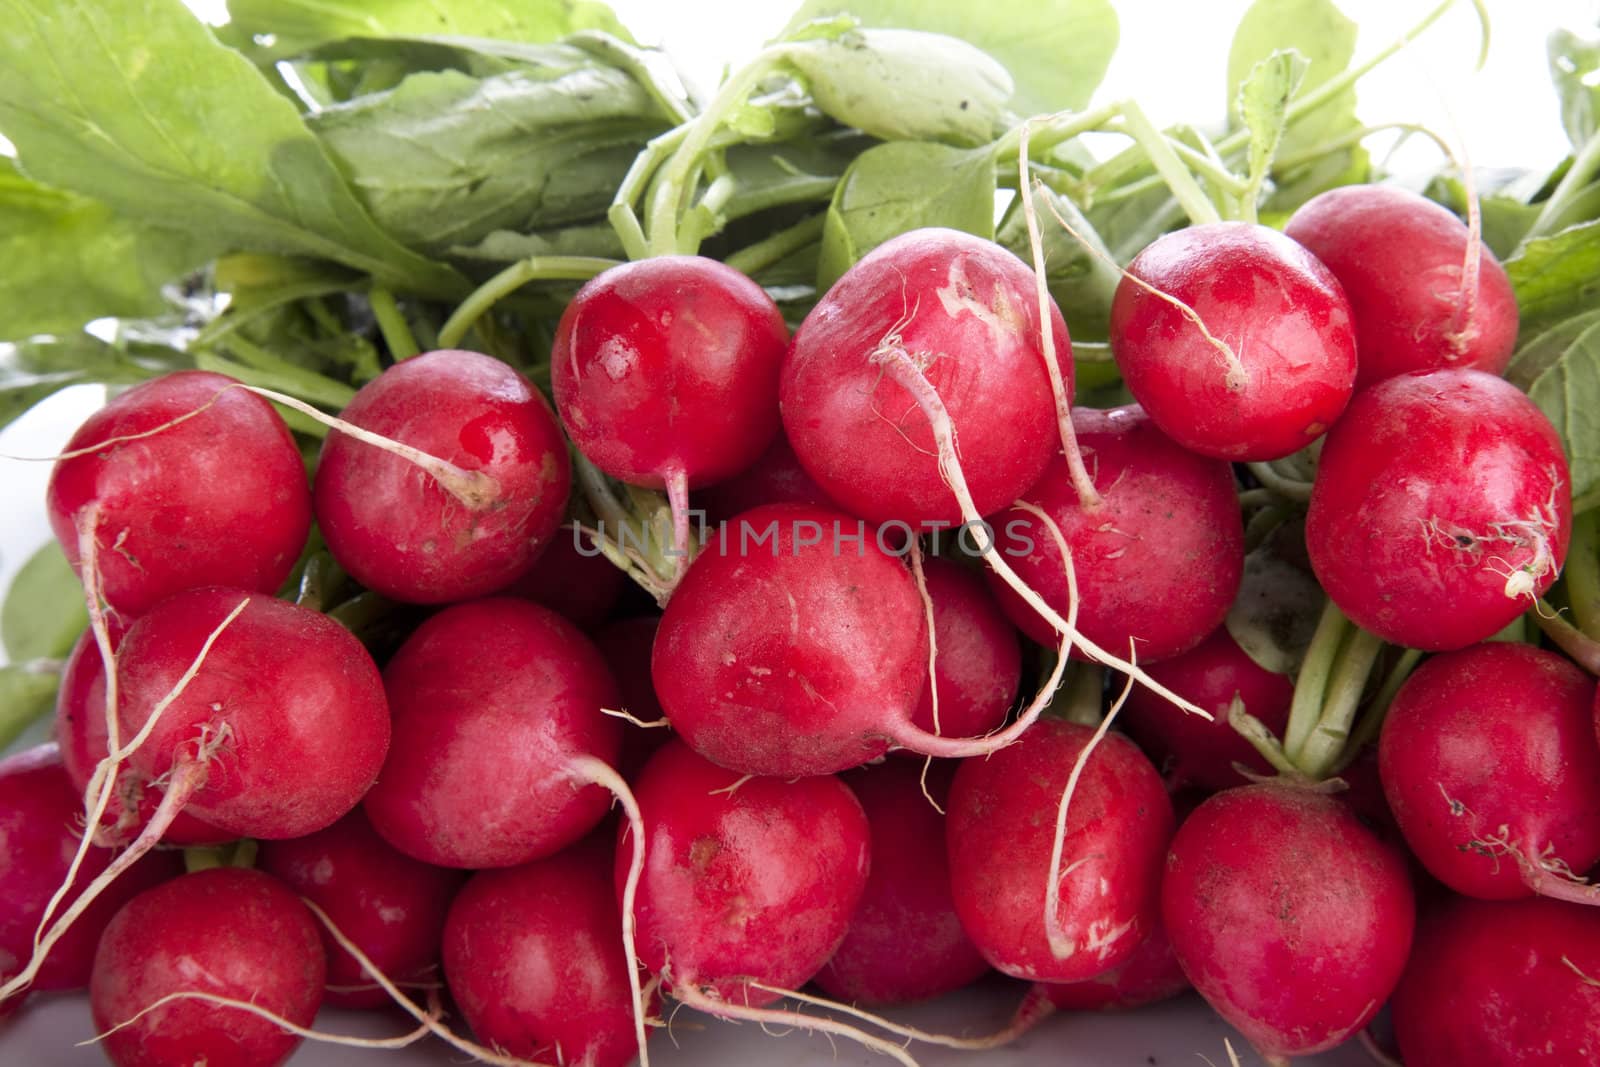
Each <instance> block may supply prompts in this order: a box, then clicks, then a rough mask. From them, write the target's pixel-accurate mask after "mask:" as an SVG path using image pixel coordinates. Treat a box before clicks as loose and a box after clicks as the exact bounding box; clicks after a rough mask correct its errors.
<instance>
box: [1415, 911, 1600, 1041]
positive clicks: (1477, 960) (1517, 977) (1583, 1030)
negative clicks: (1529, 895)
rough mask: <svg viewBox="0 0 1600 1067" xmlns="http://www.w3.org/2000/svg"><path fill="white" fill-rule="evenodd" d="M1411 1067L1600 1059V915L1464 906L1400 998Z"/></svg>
mask: <svg viewBox="0 0 1600 1067" xmlns="http://www.w3.org/2000/svg"><path fill="white" fill-rule="evenodd" d="M1393 1015H1394V1028H1395V1033H1396V1036H1397V1037H1398V1038H1399V1040H1400V1052H1401V1055H1402V1056H1403V1057H1404V1058H1405V1063H1406V1067H1463V1065H1465V1064H1472V1065H1474V1067H1480V1065H1481V1067H1569V1065H1578V1064H1589V1063H1593V1062H1595V1056H1596V1050H1600V913H1596V912H1594V911H1592V910H1590V909H1588V908H1581V907H1575V906H1574V905H1571V904H1565V903H1562V902H1560V901H1554V900H1519V901H1500V902H1495V903H1488V902H1485V901H1481V900H1469V899H1464V898H1459V897H1458V898H1455V899H1454V900H1452V901H1450V902H1449V903H1447V904H1445V905H1444V906H1443V907H1442V908H1441V909H1440V910H1439V911H1438V912H1437V913H1435V914H1433V915H1430V916H1428V917H1427V918H1426V919H1424V920H1423V921H1422V923H1421V924H1420V925H1419V926H1418V929H1417V940H1416V945H1415V947H1414V948H1413V950H1412V953H1411V962H1410V963H1409V964H1407V966H1406V972H1405V977H1404V978H1402V979H1401V980H1400V985H1399V987H1398V988H1397V989H1396V990H1395V992H1394V1002H1393Z"/></svg>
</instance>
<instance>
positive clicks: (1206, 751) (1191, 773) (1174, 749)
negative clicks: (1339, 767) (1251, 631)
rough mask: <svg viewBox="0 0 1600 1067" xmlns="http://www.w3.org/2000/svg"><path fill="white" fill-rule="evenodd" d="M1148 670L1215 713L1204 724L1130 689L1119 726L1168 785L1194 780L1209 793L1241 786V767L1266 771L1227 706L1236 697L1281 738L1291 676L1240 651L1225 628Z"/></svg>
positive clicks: (1145, 692) (1167, 703) (1179, 785)
mask: <svg viewBox="0 0 1600 1067" xmlns="http://www.w3.org/2000/svg"><path fill="white" fill-rule="evenodd" d="M1148 669H1149V671H1150V675H1151V677H1153V678H1155V679H1156V680H1157V681H1159V682H1161V683H1162V684H1163V685H1165V686H1167V687H1168V688H1170V689H1172V690H1173V691H1174V692H1178V693H1182V694H1183V695H1184V696H1186V697H1188V698H1189V699H1190V700H1192V701H1194V702H1195V703H1196V704H1199V705H1200V706H1201V707H1203V708H1205V709H1206V710H1207V711H1210V712H1211V713H1212V714H1213V715H1214V716H1215V718H1214V719H1212V720H1211V721H1210V722H1207V721H1206V720H1205V719H1202V718H1200V717H1199V716H1197V715H1190V714H1188V713H1187V712H1185V711H1184V710H1183V709H1181V708H1178V707H1175V706H1174V705H1173V704H1172V703H1171V702H1170V701H1168V700H1165V699H1163V698H1161V697H1159V696H1157V695H1155V694H1153V693H1151V692H1150V691H1148V690H1146V689H1144V688H1141V687H1135V688H1134V689H1133V690H1131V691H1130V692H1129V694H1128V704H1127V707H1126V709H1125V710H1124V711H1123V714H1122V727H1123V729H1124V730H1126V731H1127V733H1128V736H1129V737H1131V738H1133V739H1134V740H1135V741H1137V742H1138V743H1139V747H1140V748H1142V749H1144V751H1145V753H1146V754H1147V755H1149V757H1150V759H1151V761H1152V762H1154V763H1155V765H1156V766H1157V767H1159V768H1161V772H1162V774H1163V776H1164V777H1165V778H1166V780H1167V783H1168V785H1169V786H1170V787H1171V788H1174V789H1181V788H1184V787H1187V786H1194V787H1197V788H1199V789H1204V790H1206V791H1208V792H1215V791H1216V790H1219V789H1227V788H1229V787H1231V786H1237V785H1244V784H1245V780H1244V777H1243V776H1242V775H1241V774H1240V769H1241V768H1242V769H1243V770H1245V771H1247V772H1249V773H1253V774H1258V775H1266V774H1271V773H1272V768H1271V767H1270V766H1268V765H1267V761H1266V760H1265V759H1263V758H1262V756H1261V754H1260V753H1258V752H1257V751H1256V750H1255V748H1254V747H1252V746H1251V744H1250V742H1248V741H1246V740H1245V739H1244V738H1243V737H1241V736H1240V735H1239V733H1238V731H1236V730H1235V729H1234V728H1233V725H1232V723H1231V722H1230V721H1229V714H1230V709H1231V708H1232V707H1233V706H1234V705H1233V702H1234V700H1235V699H1237V700H1238V701H1239V705H1238V706H1239V707H1241V708H1242V709H1243V710H1244V711H1246V712H1247V713H1249V714H1250V715H1252V716H1254V717H1255V718H1256V719H1258V720H1260V721H1261V723H1262V724H1263V725H1264V726H1266V727H1267V729H1268V730H1270V731H1271V732H1272V733H1273V735H1274V736H1278V737H1281V736H1283V730H1284V727H1285V726H1286V725H1287V724H1288V721H1289V702H1290V701H1291V700H1292V699H1293V698H1294V683H1293V682H1291V681H1290V680H1289V679H1288V678H1287V677H1285V676H1284V675H1281V674H1275V673H1274V672H1272V671H1269V670H1267V669H1265V668H1264V667H1261V666H1260V665H1259V664H1257V663H1256V661H1255V660H1253V659H1251V658H1250V657H1249V656H1248V655H1246V654H1245V651H1244V649H1242V648H1240V647H1239V643H1238V642H1237V641H1235V640H1234V639H1233V637H1232V635H1231V634H1229V632H1228V629H1227V627H1225V626H1219V627H1217V628H1216V629H1215V630H1213V631H1211V636H1209V637H1207V638H1206V639H1205V640H1204V641H1202V642H1201V643H1200V644H1198V645H1196V646H1195V647H1194V648H1192V649H1190V650H1189V651H1188V652H1183V653H1180V654H1178V655H1176V656H1173V657H1171V658H1170V659H1164V660H1162V661H1161V662H1160V663H1155V664H1151V665H1150V667H1149V668H1148ZM1236 764H1237V765H1238V766H1235V765H1236Z"/></svg>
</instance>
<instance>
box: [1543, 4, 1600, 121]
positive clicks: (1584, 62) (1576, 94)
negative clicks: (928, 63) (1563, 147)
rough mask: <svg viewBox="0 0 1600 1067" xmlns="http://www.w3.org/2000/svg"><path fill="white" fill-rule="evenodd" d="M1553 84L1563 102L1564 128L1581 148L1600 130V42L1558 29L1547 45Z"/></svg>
mask: <svg viewBox="0 0 1600 1067" xmlns="http://www.w3.org/2000/svg"><path fill="white" fill-rule="evenodd" d="M1546 52H1547V55H1548V57H1549V62H1550V80H1551V81H1553V82H1555V86H1556V94H1557V95H1558V96H1560V98H1561V125H1562V128H1563V129H1565V130H1566V131H1567V140H1569V141H1571V142H1572V147H1574V148H1580V147H1582V146H1583V144H1584V142H1585V141H1587V140H1588V139H1589V138H1590V137H1593V136H1594V134H1595V131H1596V130H1597V129H1600V40H1593V41H1586V40H1584V39H1583V38H1581V37H1579V36H1578V35H1577V34H1575V33H1573V32H1571V31H1570V30H1563V29H1558V30H1556V31H1555V32H1554V33H1552V34H1551V35H1550V39H1549V41H1548V42H1547V43H1546Z"/></svg>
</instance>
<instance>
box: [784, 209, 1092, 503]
mask: <svg viewBox="0 0 1600 1067" xmlns="http://www.w3.org/2000/svg"><path fill="white" fill-rule="evenodd" d="M1051 323H1052V327H1051V328H1052V330H1053V334H1054V338H1055V347H1056V356H1057V362H1058V364H1059V366H1060V368H1061V373H1062V376H1063V378H1064V380H1065V384H1066V390H1067V395H1066V400H1067V401H1070V399H1071V388H1072V359H1071V354H1072V353H1071V345H1070V343H1069V341H1068V337H1067V326H1066V322H1065V321H1064V320H1063V319H1062V318H1061V313H1060V311H1059V310H1057V309H1056V308H1055V307H1054V305H1051ZM1040 333H1041V323H1040V321H1039V302H1038V294H1037V292H1036V289H1035V282H1034V276H1033V273H1032V272H1031V271H1029V270H1028V268H1027V266H1026V265H1024V264H1023V263H1022V261H1021V260H1019V259H1017V258H1016V257H1015V256H1014V255H1012V254H1011V253H1010V252H1008V251H1006V250H1005V249H1004V248H1001V247H999V246H998V245H996V244H994V243H993V242H990V241H985V240H983V239H982V238H979V237H974V236H971V235H970V234H965V233H959V232H957V231H955V230H946V229H921V230H914V231H912V232H910V233H906V234H902V235H900V236H899V237H895V238H892V239H890V240H888V241H885V242H884V243H883V244H881V245H879V246H878V247H877V248H875V249H873V250H872V251H871V252H868V253H867V254H866V255H865V256H863V257H862V258H861V259H860V260H859V261H858V262H857V263H856V264H855V265H854V266H853V267H851V268H850V269H849V270H848V271H846V272H845V274H844V275H843V276H842V277H841V278H840V279H839V280H838V281H837V282H835V283H834V285H833V287H832V288H831V289H829V290H828V292H827V293H826V294H825V295H824V296H823V297H822V299H821V300H819V301H818V302H817V304H816V306H815V308H813V310H812V311H811V312H810V314H808V315H807V316H806V319H805V321H804V322H803V323H802V324H801V326H800V329H799V330H798V331H797V332H796V333H795V336H794V340H793V341H792V342H791V344H790V346H789V352H788V355H787V357H786V358H785V360H784V364H783V379H782V392H781V397H782V404H783V425H784V429H785V431H786V432H787V434H788V437H789V441H790V443H791V444H792V445H793V446H794V451H795V454H796V455H797V456H799V458H800V462H801V464H802V465H803V466H804V467H805V469H806V470H807V471H808V472H809V473H810V475H811V477H812V478H813V479H815V480H816V483H817V484H818V485H819V486H820V487H821V488H822V490H823V491H824V492H825V493H827V494H828V496H829V497H831V498H832V499H834V500H836V501H838V502H839V504H840V505H841V506H842V507H844V508H845V509H846V510H848V511H850V512H852V513H854V514H856V515H860V516H862V517H864V518H866V519H869V520H871V521H872V522H873V523H882V522H886V521H888V520H891V519H898V520H901V521H904V522H908V523H911V524H912V525H914V526H915V525H919V524H921V523H924V522H935V521H937V522H943V523H947V524H949V525H952V526H954V525H959V524H960V523H961V521H962V515H961V509H960V507H959V506H958V504H957V501H956V498H955V496H954V494H952V493H951V491H950V487H949V486H948V485H947V484H946V483H945V481H944V479H943V477H942V476H941V475H940V473H939V469H938V462H937V452H938V449H937V446H936V443H935V441H934V436H933V431H932V428H931V427H930V425H929V423H928V419H927V417H926V416H925V415H924V414H923V411H922V409H921V408H920V407H919V406H918V403H917V401H916V400H915V399H914V398H913V397H912V395H911V394H910V393H909V392H907V391H906V389H905V388H903V387H902V386H900V385H899V384H897V383H896V382H895V381H894V380H893V378H892V377H891V376H889V375H888V374H886V373H885V368H884V365H883V358H882V356H883V351H884V349H885V348H886V347H887V348H890V349H894V350H897V351H904V352H905V353H906V354H907V355H909V357H910V358H911V359H912V360H913V361H914V362H915V363H916V364H917V366H918V367H919V368H920V369H921V371H922V374H923V375H924V376H925V377H926V379H927V381H928V382H929V383H930V384H931V385H932V386H933V389H934V391H935V392H937V393H938V395H939V397H940V398H941V399H942V400H943V401H944V405H945V407H946V408H947V409H948V411H949V413H950V418H951V420H952V421H953V422H954V424H955V429H956V433H957V435H958V437H959V439H960V442H961V449H962V453H963V455H965V456H968V457H981V459H982V462H981V463H969V464H968V469H967V470H966V475H967V483H968V486H969V487H970V489H971V491H972V495H973V498H974V500H975V502H976V504H977V509H978V512H979V513H980V514H984V515H987V514H989V513H991V512H994V511H997V510H999V509H1000V508H1002V507H1004V506H1006V505H1008V504H1010V503H1011V502H1012V501H1013V500H1015V499H1016V498H1017V497H1019V496H1021V495H1022V494H1023V493H1024V492H1026V491H1027V489H1028V487H1029V486H1031V485H1033V483H1034V482H1035V481H1037V480H1038V479H1039V476H1040V475H1041V474H1043V473H1044V469H1045V467H1046V466H1047V465H1048V464H1049V462H1050V457H1051V455H1053V454H1054V453H1055V451H1056V450H1057V449H1058V448H1059V447H1060V438H1059V430H1058V426H1057V422H1056V410H1057V409H1056V402H1055V398H1054V396H1053V395H1052V393H1051V390H1050V379H1049V375H1048V373H1047V370H1046V367H1045V360H1044V354H1043V351H1044V350H1043V347H1042V344H1041V340H1040ZM1064 402H1065V401H1064Z"/></svg>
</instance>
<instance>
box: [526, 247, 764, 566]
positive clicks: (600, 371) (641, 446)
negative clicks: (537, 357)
mask: <svg viewBox="0 0 1600 1067" xmlns="http://www.w3.org/2000/svg"><path fill="white" fill-rule="evenodd" d="M788 341H789V330H788V327H787V326H786V325H785V324H784V321H783V315H782V314H781V313H780V312H779V311H778V305H777V304H775V303H774V302H773V300H772V298H771V297H770V296H768V295H767V294H766V291H765V290H763V289H762V288H761V287H760V286H759V285H757V284H756V283H755V282H753V281H751V280H750V279H749V278H747V277H745V276H744V275H743V274H740V273H739V272H738V271H737V270H735V269H733V268H732V267H729V266H727V265H725V264H723V263H720V262H718V261H716V260H714V259H707V258H704V257H702V256H657V257H654V258H651V259H644V260H638V261H636V262H632V263H624V264H621V265H619V266H616V267H612V268H611V269H609V270H607V271H605V272H604V273H602V274H600V275H598V276H597V277H595V278H593V279H592V280H590V281H589V282H587V283H585V284H584V286H583V288H581V289H579V290H578V293H577V295H576V296H574V297H573V298H572V300H571V302H569V303H568V304H567V307H566V310H565V311H563V312H562V314H561V320H560V322H559V323H558V324H557V326H556V334H555V340H554V342H553V343H552V347H551V353H550V382H551V386H552V388H553V391H554V393H555V399H556V408H557V410H558V411H560V413H561V421H562V423H563V424H564V425H565V426H566V428H567V432H568V433H569V434H571V435H572V440H573V443H574V444H575V445H577V446H578V450H579V451H580V452H582V453H583V454H584V455H585V456H587V457H588V458H589V459H590V460H591V461H592V462H593V463H594V465H595V466H597V467H599V468H600V469H601V470H602V471H604V472H605V473H607V474H609V475H611V476H612V477H613V478H616V479H618V480H619V481H623V482H627V483H628V484H630V485H639V486H645V487H648V488H652V489H665V490H666V492H667V497H668V499H669V500H670V501H671V505H672V514H673V520H674V532H675V536H674V544H675V548H676V550H677V551H678V552H679V553H680V554H683V553H686V552H687V550H688V541H689V537H688V530H689V527H688V519H689V516H688V507H689V490H690V489H692V488H696V487H699V486H702V485H709V484H711V483H713V482H716V481H719V480H721V479H723V478H727V477H729V476H730V475H734V474H737V473H739V472H740V471H741V470H743V469H745V468H746V467H748V466H750V465H751V464H752V463H754V462H755V461H756V459H757V457H759V456H760V455H761V453H762V452H763V450H765V449H766V448H767V446H768V445H769V444H771V443H772V440H773V438H774V437H775V436H776V435H777V433H778V367H779V364H780V363H781V362H782V360H783V352H784V348H785V346H786V345H787V344H788Z"/></svg>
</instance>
